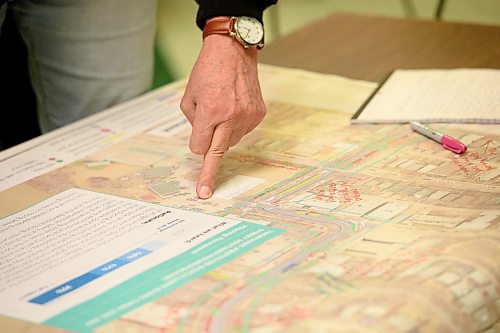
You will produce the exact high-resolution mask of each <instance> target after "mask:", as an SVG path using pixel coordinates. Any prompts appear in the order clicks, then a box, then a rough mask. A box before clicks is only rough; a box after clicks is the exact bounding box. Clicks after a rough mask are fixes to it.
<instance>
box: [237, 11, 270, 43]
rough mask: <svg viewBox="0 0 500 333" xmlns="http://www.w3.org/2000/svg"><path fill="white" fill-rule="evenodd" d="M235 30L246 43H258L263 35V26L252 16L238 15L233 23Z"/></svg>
mask: <svg viewBox="0 0 500 333" xmlns="http://www.w3.org/2000/svg"><path fill="white" fill-rule="evenodd" d="M235 30H236V32H237V33H238V35H239V36H240V38H241V39H243V40H244V41H245V42H246V43H248V44H251V45H255V44H259V43H260V42H261V41H262V38H263V37H264V28H263V27H262V24H261V23H260V22H259V21H258V20H257V19H254V18H253V17H247V16H241V17H238V19H237V20H236V23H235Z"/></svg>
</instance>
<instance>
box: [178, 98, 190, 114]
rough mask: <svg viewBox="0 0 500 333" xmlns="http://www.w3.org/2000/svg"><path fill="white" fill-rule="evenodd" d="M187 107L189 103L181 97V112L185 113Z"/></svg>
mask: <svg viewBox="0 0 500 333" xmlns="http://www.w3.org/2000/svg"><path fill="white" fill-rule="evenodd" d="M189 106H190V102H188V101H187V99H186V98H185V97H183V98H182V99H181V104H180V107H181V110H182V112H184V113H186V111H188V110H189Z"/></svg>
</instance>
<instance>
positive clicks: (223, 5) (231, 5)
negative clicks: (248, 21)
mask: <svg viewBox="0 0 500 333" xmlns="http://www.w3.org/2000/svg"><path fill="white" fill-rule="evenodd" d="M196 2H197V3H198V5H199V6H200V7H199V9H198V15H197V16H196V25H198V27H199V28H200V29H202V30H203V28H204V27H205V22H206V21H207V19H209V18H211V17H215V16H250V17H255V18H256V19H257V20H259V21H260V22H262V13H263V12H264V10H265V9H266V8H267V7H269V6H271V5H274V4H276V3H277V2H278V0H196Z"/></svg>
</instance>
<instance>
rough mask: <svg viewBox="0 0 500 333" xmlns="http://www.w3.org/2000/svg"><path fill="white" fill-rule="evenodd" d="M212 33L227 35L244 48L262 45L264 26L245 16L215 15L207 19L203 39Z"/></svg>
mask: <svg viewBox="0 0 500 333" xmlns="http://www.w3.org/2000/svg"><path fill="white" fill-rule="evenodd" d="M212 35H221V36H228V37H231V38H232V39H234V40H236V41H237V42H238V43H239V44H240V45H242V46H243V47H244V48H245V49H250V48H254V49H255V48H256V49H259V50H260V49H262V48H263V47H264V27H263V26H262V23H260V22H259V21H258V20H257V19H255V18H252V17H247V16H239V17H234V16H216V17H212V18H210V19H208V20H207V21H206V24H205V28H204V29H203V40H205V38H207V37H209V36H212Z"/></svg>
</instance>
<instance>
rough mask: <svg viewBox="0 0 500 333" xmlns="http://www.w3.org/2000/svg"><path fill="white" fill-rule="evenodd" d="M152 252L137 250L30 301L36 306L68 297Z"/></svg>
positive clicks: (142, 249)
mask: <svg viewBox="0 0 500 333" xmlns="http://www.w3.org/2000/svg"><path fill="white" fill-rule="evenodd" d="M151 252H152V251H151V250H147V249H144V248H140V247H139V248H137V249H135V250H132V251H130V252H127V253H125V254H124V255H122V256H120V257H118V258H116V259H113V260H111V261H109V262H107V263H105V264H104V265H101V266H99V267H97V268H94V269H93V270H91V271H89V272H87V273H84V274H82V275H80V276H78V277H76V278H74V279H72V280H70V281H68V282H66V283H63V284H61V285H59V286H57V287H55V288H53V289H51V290H49V291H47V292H45V293H43V294H41V295H39V296H37V297H35V298H32V299H30V300H29V302H30V303H35V304H40V305H43V304H46V303H48V302H50V301H52V300H54V299H56V298H58V297H61V296H63V295H66V294H68V293H70V292H72V291H74V290H76V289H78V288H80V287H82V286H84V285H86V284H88V283H90V282H91V281H93V280H95V279H97V278H99V277H101V276H103V275H105V274H108V273H110V272H112V271H114V270H116V269H118V268H120V267H122V266H125V265H126V264H129V263H131V262H132V261H135V260H137V259H139V258H142V257H144V256H145V255H147V254H149V253H151Z"/></svg>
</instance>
